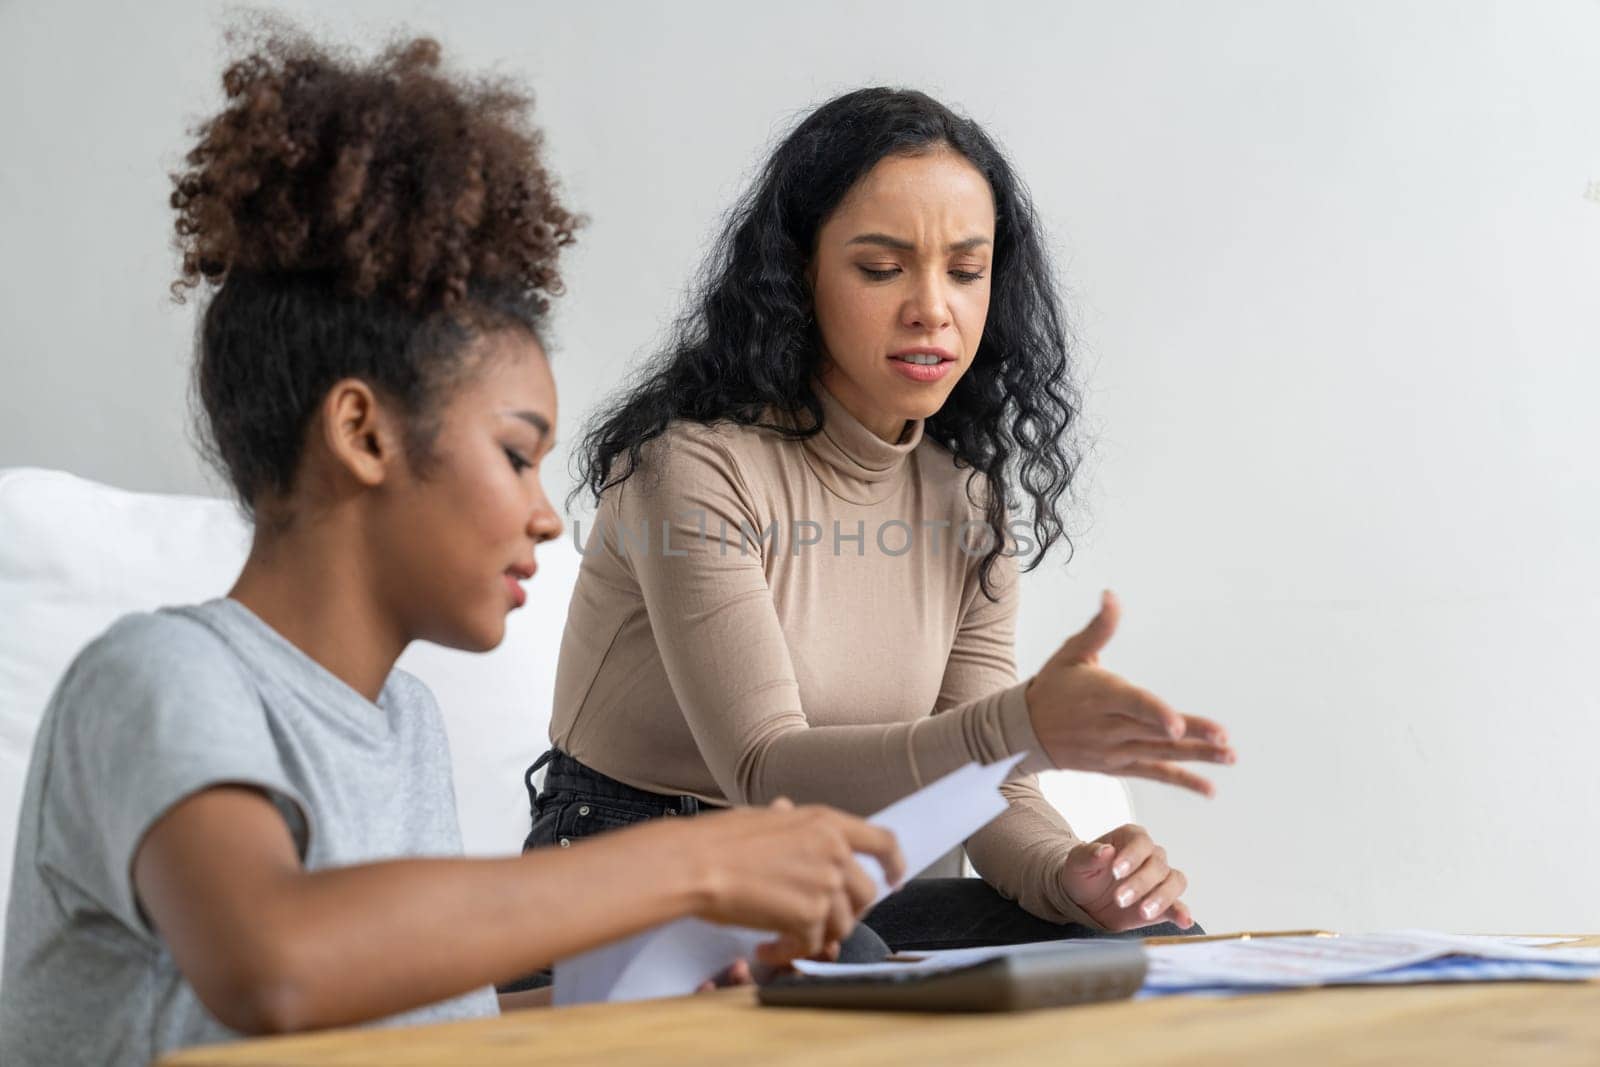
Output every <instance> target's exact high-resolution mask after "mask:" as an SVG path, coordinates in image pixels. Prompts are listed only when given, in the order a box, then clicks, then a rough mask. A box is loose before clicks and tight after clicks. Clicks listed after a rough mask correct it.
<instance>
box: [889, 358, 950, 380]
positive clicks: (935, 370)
mask: <svg viewBox="0 0 1600 1067" xmlns="http://www.w3.org/2000/svg"><path fill="white" fill-rule="evenodd" d="M889 363H890V364H891V365H892V366H893V367H894V369H895V370H897V371H899V372H900V373H901V374H903V375H904V376H905V377H907V378H910V379H911V380H912V381H914V382H936V381H938V380H939V379H940V378H943V377H944V376H945V375H946V374H949V373H950V368H951V367H954V366H955V365H956V362H955V360H953V359H941V360H940V361H939V362H937V363H907V362H906V361H905V360H904V359H901V358H900V357H898V356H890V357H889Z"/></svg>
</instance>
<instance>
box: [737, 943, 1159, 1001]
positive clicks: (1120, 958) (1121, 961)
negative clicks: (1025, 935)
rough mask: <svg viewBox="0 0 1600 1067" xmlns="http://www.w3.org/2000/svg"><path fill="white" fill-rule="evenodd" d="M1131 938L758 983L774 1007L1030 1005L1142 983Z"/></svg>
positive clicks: (1092, 996) (1123, 993)
mask: <svg viewBox="0 0 1600 1067" xmlns="http://www.w3.org/2000/svg"><path fill="white" fill-rule="evenodd" d="M1145 966H1146V964H1145V954H1144V948H1143V947H1142V946H1141V945H1140V944H1139V943H1138V942H1136V941H1099V942H1094V943H1090V944H1085V943H1083V942H1081V941H1079V942H1063V943H1062V945H1061V947H1060V948H1059V949H1035V950H1032V951H1028V952H1025V953H1016V954H1011V955H1000V956H996V957H993V958H991V959H986V960H982V961H980V962H977V963H970V964H966V965H961V966H952V967H949V968H935V969H929V968H916V969H911V968H908V969H906V970H903V971H901V970H895V971H881V970H880V971H869V972H867V973H864V974H829V975H804V974H785V975H782V976H780V977H777V978H773V979H771V980H769V981H768V982H766V983H764V984H763V985H762V986H761V987H760V988H759V989H758V990H757V994H756V995H757V997H758V998H759V999H760V1001H761V1003H763V1004H769V1005H773V1006H775V1007H804V1008H852V1009H856V1010H861V1011H1028V1010H1031V1009H1035V1008H1059V1007H1063V1006H1065V1005H1068V1004H1091V1003H1095V1002H1098V1001H1106V1000H1123V999H1126V998H1128V997H1131V996H1133V994H1135V993H1137V992H1138V991H1139V987H1140V986H1141V985H1143V984H1144V976H1145Z"/></svg>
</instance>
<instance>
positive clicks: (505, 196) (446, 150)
mask: <svg viewBox="0 0 1600 1067" xmlns="http://www.w3.org/2000/svg"><path fill="white" fill-rule="evenodd" d="M222 84H223V87H224V89H225V90H226V93H227V101H228V102H227V106H226V107H225V108H224V110H223V111H222V112H221V113H220V114H218V115H216V116H214V117H213V118H211V119H210V120H209V121H207V122H205V123H204V124H203V125H202V126H201V127H200V128H199V129H198V130H197V131H196V132H197V134H198V136H199V142H198V143H197V144H196V145H195V146H194V147H193V149H191V150H190V152H189V153H188V156H187V157H186V163H187V164H188V169H186V170H184V171H183V172H181V173H179V174H176V175H174V176H173V182H174V186H175V188H174V191H173V194H172V206H173V207H174V208H176V209H177V212H178V219H177V234H178V246H179V249H180V250H181V252H182V253H183V272H182V277H181V278H180V280H179V281H178V282H177V283H176V285H175V291H176V292H177V295H179V298H180V299H181V295H182V294H181V290H182V289H184V288H193V287H195V286H197V285H200V284H201V283H202V282H207V281H209V282H213V283H217V282H221V281H223V280H224V279H225V278H226V277H227V276H228V274H229V273H230V272H232V271H236V270H245V271H257V272H282V271H292V272H306V271H314V272H318V273H324V274H327V275H330V276H331V277H332V278H334V279H336V280H337V282H338V283H339V284H340V285H341V286H342V287H343V288H344V289H345V290H346V291H348V292H350V293H352V294H354V295H357V296H372V295H377V294H381V295H385V296H389V297H392V298H394V299H397V300H398V301H399V302H401V303H403V304H404V305H406V306H408V307H411V308H422V307H428V306H433V307H450V306H451V305H453V304H455V303H457V302H459V301H461V300H462V299H464V298H465V297H466V295H467V288H468V283H469V281H472V280H479V281H483V282H491V283H496V284H498V285H503V286H506V287H508V288H512V289H520V290H524V291H526V292H527V293H528V294H529V295H530V296H533V297H534V299H535V301H536V304H537V307H538V309H539V310H541V311H542V310H543V298H542V297H540V296H538V295H537V294H539V293H546V294H551V295H555V294H559V293H560V291H561V278H560V275H559V274H558V273H557V270H556V257H557V254H558V252H559V251H560V249H561V248H562V247H563V246H564V245H567V244H570V243H571V242H572V239H573V231H574V230H575V228H576V226H577V223H578V220H577V219H576V218H575V217H574V216H573V215H572V214H570V213H569V212H568V211H567V210H566V209H565V208H563V207H562V206H561V204H560V203H558V202H557V200H556V199H555V196H554V195H553V192H552V188H551V187H552V182H551V180H550V178H549V176H548V175H547V174H546V172H545V169H544V166H543V165H542V163H541V162H540V158H539V150H540V143H541V137H540V134H539V132H538V131H537V130H535V129H533V128H532V127H531V126H530V125H529V123H528V120H527V111H528V108H529V105H530V102H531V101H530V97H529V96H528V94H527V93H526V92H525V91H523V90H521V89H519V88H518V87H517V86H515V85H513V84H510V83H507V82H503V81H496V80H487V79H485V80H478V81H466V80H461V79H454V78H451V77H448V76H447V75H446V74H445V73H444V72H443V71H442V70H441V65H440V49H439V45H438V43H437V42H435V41H432V40H429V39H426V38H420V39H416V40H412V41H409V42H405V43H400V44H395V45H393V46H391V47H390V48H389V49H388V50H387V51H385V52H384V53H383V54H382V55H381V56H380V57H379V58H378V59H377V60H376V61H375V62H371V63H366V64H363V63H360V62H358V61H356V60H353V59H352V58H350V57H348V56H344V55H340V54H338V53H336V52H334V51H332V50H330V49H328V48H325V47H322V46H319V45H317V44H316V43H314V42H312V41H311V40H310V39H308V38H307V37H305V36H304V35H301V34H298V33H295V32H293V31H291V30H288V29H286V28H284V27H281V26H274V27H272V28H271V30H270V33H269V34H267V35H266V36H265V39H264V40H263V41H261V42H260V44H259V45H258V46H257V48H256V50H255V51H253V52H251V53H250V54H249V55H246V56H245V57H243V58H241V59H239V60H237V61H236V62H234V63H233V64H232V65H231V66H229V67H228V69H227V71H226V72H225V73H224V74H223V76H222Z"/></svg>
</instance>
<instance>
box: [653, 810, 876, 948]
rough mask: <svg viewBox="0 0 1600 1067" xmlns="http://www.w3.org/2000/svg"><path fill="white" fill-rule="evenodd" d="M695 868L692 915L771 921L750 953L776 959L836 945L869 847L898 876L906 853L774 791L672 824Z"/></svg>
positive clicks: (861, 905) (859, 908)
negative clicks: (766, 797) (764, 802)
mask: <svg viewBox="0 0 1600 1067" xmlns="http://www.w3.org/2000/svg"><path fill="white" fill-rule="evenodd" d="M679 832H680V833H683V834H684V835H685V836H686V837H690V838H691V839H692V842H693V843H692V844H691V846H690V847H691V848H692V849H694V850H695V856H694V862H695V863H696V865H697V867H698V869H699V871H700V872H701V873H700V877H699V879H698V884H699V885H700V886H701V890H700V901H699V904H698V906H697V907H696V909H695V914H697V915H699V916H700V917H701V918H703V919H707V920H709V921H711V922H718V923H726V924H728V925H732V926H749V927H754V928H756V929H759V930H771V931H773V932H775V933H777V934H778V938H777V940H775V941H773V942H771V943H769V944H766V945H762V946H761V947H760V948H759V949H758V950H757V957H756V958H757V960H758V961H759V962H760V963H762V964H766V965H774V966H775V965H779V964H783V963H786V962H788V961H790V960H793V959H797V958H800V957H802V956H817V955H826V954H828V953H830V952H837V951H838V942H840V941H842V940H843V939H844V937H845V935H847V934H848V933H849V932H850V931H851V930H852V929H853V928H854V927H855V924H856V919H857V918H858V917H859V916H860V915H861V913H862V912H864V911H865V910H866V909H867V908H868V907H870V906H871V905H872V901H873V899H874V898H875V897H876V896H877V885H876V883H874V882H873V880H872V879H871V878H869V877H867V873H866V871H864V870H862V869H861V866H860V864H858V863H857V862H856V859H855V855H856V853H862V854H864V855H867V856H871V857H873V858H874V859H876V860H877V862H878V864H879V865H880V866H881V867H882V868H883V874H884V879H885V881H887V882H888V884H889V885H891V886H892V885H897V884H898V883H899V881H900V879H901V878H902V877H904V874H905V859H904V858H903V857H902V856H901V855H900V846H899V845H898V844H897V843H896V842H895V839H894V835H893V834H891V833H890V832H889V831H887V830H883V829H880V828H879V827H876V826H872V825H870V824H869V823H867V822H865V821H864V820H862V819H858V818H856V817H855V816H853V815H846V814H844V813H843V812H839V811H835V810H833V809H832V808H825V807H821V806H816V805H807V806H805V807H800V808H797V807H795V806H794V805H793V804H791V803H790V802H789V801H787V800H783V799H779V800H777V801H774V802H773V803H772V805H771V806H769V807H766V808H741V809H738V810H735V811H730V812H726V813H721V814H716V815H705V816H701V817H699V818H696V819H694V820H693V821H692V822H685V823H681V824H679Z"/></svg>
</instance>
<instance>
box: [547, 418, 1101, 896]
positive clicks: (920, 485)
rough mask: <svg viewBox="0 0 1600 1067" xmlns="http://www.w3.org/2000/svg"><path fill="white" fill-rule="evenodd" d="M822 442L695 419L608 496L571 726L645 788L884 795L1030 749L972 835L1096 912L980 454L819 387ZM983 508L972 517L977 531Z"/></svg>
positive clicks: (866, 803) (576, 651)
mask: <svg viewBox="0 0 1600 1067" xmlns="http://www.w3.org/2000/svg"><path fill="white" fill-rule="evenodd" d="M822 399H823V403H824V409H825V423H824V432H823V433H822V434H819V435H817V436H816V437H812V438H807V439H804V440H799V441H797V440H793V439H789V438H786V437H784V436H782V435H780V434H777V433H775V432H773V431H770V430H763V429H759V428H752V427H739V426H732V425H728V424H721V425H716V426H702V425H698V424H689V423H678V424H674V426H673V427H672V428H670V429H669V431H668V432H667V434H666V435H665V436H663V437H662V438H659V439H657V440H656V441H654V442H652V444H651V446H650V447H649V448H648V449H647V451H646V453H645V457H644V460H643V462H642V464H641V466H640V469H639V470H638V471H637V472H636V473H635V474H634V475H633V476H632V477H631V478H629V479H628V480H627V481H625V482H624V483H622V484H621V485H620V486H618V487H615V488H613V489H612V490H610V491H608V492H607V494H606V495H605V497H604V498H603V499H602V502H601V507H600V509H599V512H598V514H597V515H596V519H595V526H594V527H593V528H592V530H591V532H590V534H589V536H588V538H587V546H586V548H585V557H584V562H583V567H582V571H581V573H580V577H579V581H578V585H577V588H576V590H575V591H574V595H573V602H572V605H571V608H570V610H569V613H568V622H567V630H566V633H565V635H564V638H563V641H562V650H561V660H560V665H559V667H558V670H557V678H556V706H555V709H554V715H553V718H552V724H551V737H552V740H553V742H554V743H555V744H556V745H557V746H558V747H560V748H562V749H563V750H565V751H567V752H568V753H570V754H571V755H573V756H574V757H576V758H577V759H579V760H581V761H582V762H584V763H586V764H588V765H590V766H592V767H594V768H595V769H597V770H599V771H602V772H603V773H605V774H608V775H610V776H612V777H614V778H617V779H619V780H621V781H623V782H627V783H628V784H630V785H634V786H636V787H638V788H641V789H647V790H651V791H654V792H661V793H673V794H675V793H684V794H691V795H696V796H700V797H702V798H703V799H706V800H709V801H712V802H716V803H730V802H731V803H764V802H767V801H769V800H771V799H773V798H775V797H777V796H788V797H790V798H792V799H794V800H797V801H801V802H820V803H828V804H832V805H834V806H837V807H840V808H843V809H845V810H849V811H854V812H858V813H862V814H866V813H869V812H872V811H875V810H877V809H878V808H880V807H883V806H884V805H886V804H888V803H890V802H892V801H894V800H896V799H898V798H900V797H902V796H904V795H906V794H907V793H910V792H912V791H913V790H915V789H917V788H919V787H920V786H922V785H925V784H927V783H928V782H930V781H933V780H934V779H936V778H938V777H940V776H941V775H943V774H945V773H948V772H949V771H951V770H954V769H955V768H956V767H958V766H960V765H962V764H964V763H966V762H967V761H969V760H974V759H976V760H981V761H984V762H989V761H993V760H996V759H999V758H1001V757H1004V756H1006V755H1010V754H1012V753H1017V752H1027V753H1029V755H1028V757H1027V758H1026V760H1025V761H1024V763H1023V767H1022V770H1023V772H1024V773H1023V774H1022V776H1020V777H1017V778H1015V779H1013V780H1012V781H1010V782H1008V783H1006V785H1005V786H1004V791H1005V793H1006V796H1007V799H1008V801H1009V806H1008V808H1007V810H1006V812H1005V813H1004V814H1002V815H1001V816H1000V817H999V818H998V819H996V820H995V821H994V822H992V823H990V824H989V826H987V827H986V828H985V829H983V830H982V831H980V832H979V833H978V834H976V835H974V836H973V837H972V838H971V839H970V840H969V841H968V842H967V852H968V855H969V856H970V857H971V859H972V861H973V865H974V866H975V867H976V868H977V869H978V872H979V873H980V874H981V875H982V876H983V877H984V878H985V879H986V880H987V881H988V882H989V883H990V884H991V885H993V886H994V887H995V888H996V889H998V890H999V891H1000V892H1002V893H1003V894H1005V895H1006V896H1008V897H1011V898H1013V899H1015V900H1017V901H1018V903H1019V904H1021V905H1022V906H1023V907H1024V908H1025V909H1027V910H1028V911H1029V912H1031V913H1033V914H1035V915H1038V916H1040V917H1042V918H1046V919H1051V920H1054V921H1060V922H1064V921H1072V922H1082V923H1086V924H1087V923H1091V920H1090V919H1089V918H1088V917H1087V916H1086V915H1085V914H1084V913H1083V911H1082V910H1081V909H1080V908H1078V907H1077V905H1076V904H1075V903H1074V902H1073V901H1072V900H1071V898H1070V897H1068V896H1067V895H1066V893H1065V892H1064V890H1063V889H1062V888H1061V883H1060V871H1061V866H1062V863H1063V862H1064V861H1065V858H1066V855H1067V852H1068V851H1069V850H1070V849H1071V848H1072V846H1073V845H1074V844H1075V843H1076V841H1077V839H1076V837H1075V836H1074V835H1073V833H1072V830H1071V829H1070V827H1069V826H1068V825H1067V823H1066V822H1065V821H1064V820H1063V819H1062V817H1061V816H1060V815H1059V814H1058V813H1057V812H1056V811H1055V809H1054V808H1053V807H1051V805H1050V804H1049V803H1048V802H1047V801H1045V799H1044V798H1043V796H1042V795H1041V794H1040V793H1039V791H1038V787H1037V784H1036V782H1035V780H1034V778H1033V777H1032V772H1036V771H1038V770H1040V769H1044V768H1046V767H1048V766H1049V763H1048V761H1047V760H1046V759H1045V757H1044V756H1043V754H1042V750H1041V749H1040V746H1039V744H1038V740H1037V738H1036V737H1035V736H1034V734H1033V729H1032V724H1031V721H1030V719H1029V715H1028V708H1027V703H1026V700H1025V699H1024V693H1023V686H1022V685H1021V684H1019V683H1018V681H1017V676H1016V667H1015V651H1014V647H1015V646H1014V641H1015V624H1016V609H1017V588H1016V586H1017V583H1016V567H1015V561H1014V560H1012V559H1010V558H1002V559H1001V561H1000V563H999V565H998V566H997V567H996V569H995V572H994V584H995V591H996V593H997V599H994V600H991V599H990V598H989V597H987V596H985V595H984V593H983V592H982V590H981V589H980V587H979V581H978V562H979V558H978V555H977V554H975V553H974V554H968V553H967V552H965V551H961V550H959V548H958V546H959V544H960V542H961V537H960V530H961V524H962V523H964V522H965V523H975V520H981V513H979V512H978V511H977V510H976V508H975V506H974V505H973V504H972V503H971V502H970V501H969V499H968V495H967V481H968V475H969V474H970V472H969V471H966V470H960V469H958V468H957V467H956V466H955V463H954V460H953V458H952V457H951V456H950V454H949V453H948V452H947V451H946V450H945V449H943V448H942V447H941V446H939V445H937V444H935V443H934V442H932V441H927V440H923V439H922V435H921V424H920V423H913V424H912V428H911V430H910V431H909V432H908V436H907V438H906V439H904V440H903V441H902V442H901V443H899V444H890V443H887V442H883V441H881V440H879V439H878V438H876V437H875V436H873V435H872V434H871V432H870V431H869V430H867V429H866V428H865V427H863V426H861V425H860V423H858V422H856V421H855V420H854V419H853V418H851V417H850V416H849V414H848V412H846V411H845V410H844V409H843V408H842V406H840V405H839V404H838V403H837V401H835V400H833V398H832V397H830V396H828V395H827V394H826V393H824V394H823V395H822ZM975 528H976V527H975V526H974V529H975Z"/></svg>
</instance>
